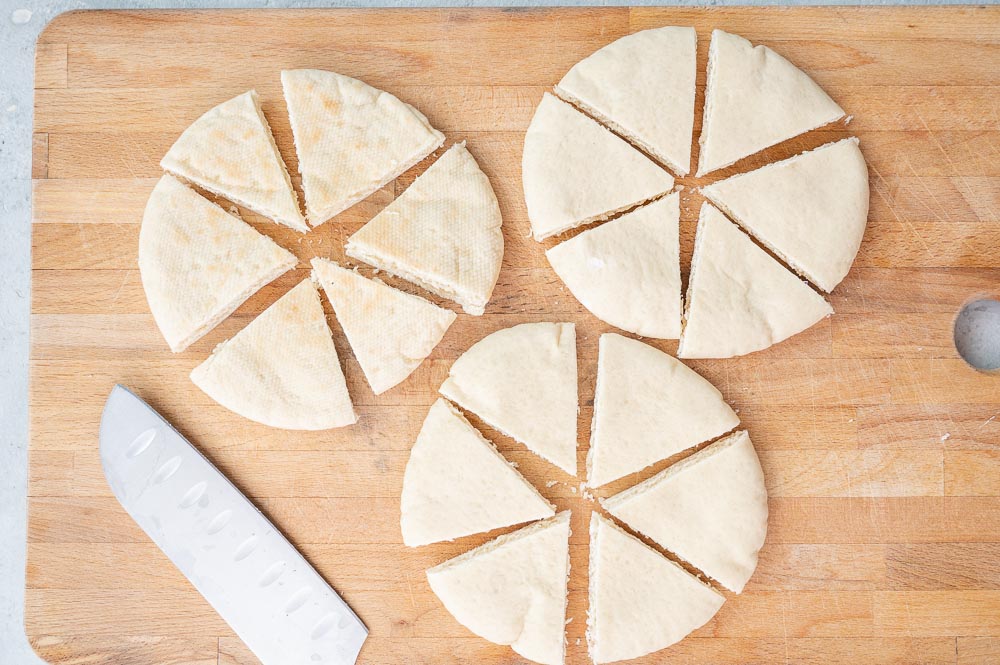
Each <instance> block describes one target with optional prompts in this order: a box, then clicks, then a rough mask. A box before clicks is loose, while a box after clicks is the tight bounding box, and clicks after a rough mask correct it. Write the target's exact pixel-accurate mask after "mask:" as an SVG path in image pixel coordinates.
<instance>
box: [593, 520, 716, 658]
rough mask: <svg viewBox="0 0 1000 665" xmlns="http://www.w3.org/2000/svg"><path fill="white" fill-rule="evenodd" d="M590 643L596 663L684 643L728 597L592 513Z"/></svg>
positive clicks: (613, 524) (635, 656)
mask: <svg viewBox="0 0 1000 665" xmlns="http://www.w3.org/2000/svg"><path fill="white" fill-rule="evenodd" d="M589 595H590V610H589V612H588V613H587V646H588V647H589V650H590V657H591V659H592V660H593V661H594V663H596V664H597V665H601V664H602V663H611V662H615V661H619V660H627V659H630V658H638V657H639V656H644V655H646V654H648V653H652V652H654V651H659V650H660V649H665V648H666V647H668V646H670V645H671V644H674V643H676V642H680V641H681V640H682V639H684V637H685V636H687V634H688V633H690V632H691V631H693V630H695V629H697V628H700V627H701V626H703V625H705V624H706V623H707V622H708V620H709V619H711V618H712V617H713V616H715V614H716V612H718V611H719V608H720V607H722V604H723V603H724V602H726V598H725V596H723V595H722V594H720V593H719V592H718V591H716V590H715V589H713V588H712V587H710V586H708V585H707V584H705V583H704V582H702V581H701V580H699V579H698V578H696V577H694V576H693V575H691V574H690V573H688V572H687V571H686V570H684V569H683V568H681V567H680V566H678V565H677V564H676V563H674V562H673V561H671V560H670V559H667V558H666V557H664V556H663V555H661V554H660V553H659V552H657V551H655V550H653V549H652V548H651V547H649V546H648V545H646V544H645V543H644V542H642V541H641V540H639V539H638V538H636V537H635V536H632V535H630V534H628V533H626V532H625V531H623V530H622V529H621V528H620V527H618V525H616V524H615V523H613V522H612V521H611V520H609V519H607V518H605V517H602V516H601V515H600V514H598V513H596V512H595V513H592V514H591V517H590V592H589Z"/></svg>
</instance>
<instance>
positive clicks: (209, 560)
mask: <svg viewBox="0 0 1000 665" xmlns="http://www.w3.org/2000/svg"><path fill="white" fill-rule="evenodd" d="M100 439H101V464H102V466H103V467H104V475H105V477H106V478H107V480H108V484H109V485H110V486H111V489H112V491H113V492H114V494H115V496H116V497H117V498H118V501H120V502H121V504H122V506H124V508H125V510H127V511H128V513H129V515H131V516H132V519H134V520H135V521H136V522H137V523H138V524H139V526H141V527H142V529H143V531H145V532H146V533H147V534H148V535H149V537H150V538H152V539H153V542H155V543H156V544H157V546H159V548H160V549H161V550H163V552H164V553H165V554H166V555H167V556H168V557H169V558H170V560H171V561H173V562H174V565H176V566H177V567H178V568H179V569H180V570H181V572H182V573H184V575H185V576H186V577H187V578H188V580H190V581H191V583H192V584H193V585H194V586H195V588H196V589H198V591H199V592H200V593H201V595H203V596H204V597H205V599H206V600H207V601H208V602H209V603H210V604H211V605H212V607H214V608H215V610H216V611H217V612H218V613H219V614H220V615H221V616H222V618H223V619H225V620H226V623H228V624H229V625H230V627H232V629H233V630H234V631H235V632H236V634H237V635H239V637H240V639H242V640H243V641H244V642H245V643H246V645H247V646H248V647H249V648H250V650H251V651H253V652H254V654H255V655H256V656H257V658H259V659H260V661H261V662H262V663H263V664H264V665H289V664H294V665H314V664H316V665H324V664H325V665H352V664H353V663H354V662H355V661H356V660H357V657H358V652H359V651H360V650H361V645H362V644H363V643H364V641H365V638H367V636H368V629H367V628H365V626H364V624H363V623H361V620H360V619H358V617H357V616H356V615H355V614H354V612H353V611H351V608H350V607H348V606H347V603H345V602H344V601H343V599H342V598H341V597H340V596H338V595H337V593H336V592H335V591H334V590H333V589H331V588H330V585H329V584H327V583H326V581H325V580H323V578H322V577H320V576H319V574H318V573H317V572H316V571H315V570H314V569H313V567H312V566H310V565H309V563H308V562H307V561H306V560H305V559H304V558H302V555H301V554H299V552H298V551H297V550H296V549H295V548H294V547H292V545H291V544H290V543H289V542H288V541H287V540H286V539H285V537H284V536H283V535H281V532H279V531H278V530H277V529H276V528H274V525H272V524H271V523H270V522H269V521H268V520H267V518H266V517H264V515H262V514H261V513H260V511H259V510H257V509H256V508H255V507H254V506H253V504H251V503H250V502H249V501H248V500H247V499H246V497H244V496H243V494H242V493H240V491H239V490H238V489H236V487H235V486H233V484H232V483H231V482H229V480H228V479H226V477H225V476H223V475H222V474H221V473H220V472H219V471H218V470H217V469H216V468H215V467H214V466H213V465H212V464H211V463H210V462H209V461H208V460H207V459H205V457H204V456H202V454H201V453H199V452H198V451H197V450H196V449H195V448H194V447H193V446H192V445H191V444H190V443H188V441H187V440H186V439H185V438H184V437H182V436H181V435H180V434H179V433H178V432H177V431H176V430H175V429H174V428H173V427H172V426H171V425H170V423H168V422H167V421H166V420H164V419H163V418H162V417H161V416H160V414H158V413H157V412H156V411H154V410H153V409H152V408H151V407H150V406H149V405H147V404H146V403H145V402H143V401H142V400H141V399H139V398H138V397H136V396H135V395H134V394H132V393H131V392H130V391H129V390H128V389H126V388H124V387H122V386H115V388H114V390H112V391H111V395H110V396H109V397H108V401H107V403H106V404H105V405H104V414H103V415H102V417H101V434H100Z"/></svg>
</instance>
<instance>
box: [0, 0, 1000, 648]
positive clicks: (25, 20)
mask: <svg viewBox="0 0 1000 665" xmlns="http://www.w3.org/2000/svg"><path fill="white" fill-rule="evenodd" d="M331 4H332V3H330V2H309V1H295V0H274V1H270V0H259V1H256V2H254V1H246V0H244V1H242V2H241V1H239V0H235V1H226V0H215V1H214V2H144V1H142V0H108V1H104V2H86V1H83V0H35V1H31V0H0V45H2V49H3V59H4V62H3V65H2V67H0V534H2V535H0V663H2V664H3V665H20V664H22V663H40V662H41V661H40V660H39V659H38V658H37V657H36V656H35V655H34V654H33V653H32V651H31V649H30V647H29V646H28V644H27V641H26V640H25V637H24V629H23V598H24V588H23V587H24V542H25V520H24V515H25V503H26V492H25V484H26V470H27V438H28V408H27V388H28V376H27V374H28V370H27V367H28V303H29V286H30V285H29V264H30V251H31V241H30V227H29V205H30V186H31V179H30V174H31V109H32V71H33V67H32V64H33V61H34V50H35V40H36V38H37V36H38V34H39V32H41V30H42V28H43V27H44V26H45V25H46V23H48V22H49V21H50V20H51V19H52V18H53V17H55V16H57V15H58V14H61V13H63V12H66V11H70V10H73V9H89V8H93V9H99V8H118V9H130V8H147V7H175V8H176V7H324V6H330V5H331ZM337 4H340V5H341V6H421V5H426V6H474V5H492V6H497V5H577V4H593V5H612V4H632V5H645V4H680V5H698V4H712V5H716V4H904V3H897V2H894V1H893V0H874V1H872V0H869V1H868V2H864V3H861V2H854V1H853V0H846V1H843V0H841V1H836V2H826V3H823V2H811V3H808V2H802V3H800V2H795V1H787V0H786V1H781V0H779V1H777V2H768V1H764V2H762V1H760V0H758V1H756V2H753V1H750V2H743V3H737V2H726V1H715V2H707V3H702V2H693V1H690V0H688V1H684V0H682V1H680V2H673V3H662V2H644V1H643V0H633V1H632V2H586V1H585V0H584V1H581V0H535V1H532V0H522V1H519V2H502V1H494V2H469V1H466V2H463V1H457V2H456V1H448V0H437V1H436V2H420V1H419V0H416V1H415V0H401V1H400V0H396V1H393V0H382V1H379V0H375V1H368V0H354V1H353V2H341V3H337ZM909 4H931V3H929V2H920V1H918V2H911V3H909ZM985 324H986V322H983V325H985ZM992 325H996V321H995V319H994V323H993V324H992ZM976 328H978V329H979V331H980V336H981V338H983V339H990V338H992V339H995V334H996V333H995V331H994V333H991V334H989V335H983V334H982V333H983V328H982V327H981V326H976V325H975V323H973V329H976ZM993 352H994V353H1000V351H997V350H996V347H995V345H994V347H993ZM994 361H996V359H994Z"/></svg>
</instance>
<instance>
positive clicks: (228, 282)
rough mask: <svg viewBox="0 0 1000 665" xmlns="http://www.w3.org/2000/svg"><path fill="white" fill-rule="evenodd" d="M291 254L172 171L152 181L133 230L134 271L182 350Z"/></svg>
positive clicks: (286, 266) (290, 263) (287, 264)
mask: <svg viewBox="0 0 1000 665" xmlns="http://www.w3.org/2000/svg"><path fill="white" fill-rule="evenodd" d="M296 263H297V260H296V258H295V257H294V256H293V255H292V254H291V253H289V252H287V251H285V250H284V249H282V248H281V247H278V245H276V244H274V243H273V242H272V241H271V239H270V238H268V237H267V236H265V235H261V234H260V233H258V232H257V231H255V230H254V229H253V227H251V226H249V225H247V224H244V223H243V222H242V221H241V220H239V219H237V218H236V217H233V216H232V215H230V214H228V213H227V212H226V211H225V210H223V209H222V208H220V207H219V206H217V205H215V204H214V203H212V202H211V201H209V200H208V199H206V198H204V197H202V196H201V195H199V194H198V193H197V192H195V191H194V190H193V189H191V188H189V187H187V186H186V185H184V184H183V183H181V182H179V181H178V180H177V179H175V178H174V177H172V176H169V175H164V176H163V177H161V178H160V180H159V182H157V183H156V187H154V188H153V192H152V193H151V194H150V195H149V200H148V201H147V202H146V210H145V212H144V213H143V215H142V227H141V228H140V230H139V275H140V276H141V277H142V288H143V290H144V291H145V292H146V300H147V301H148V302H149V309H150V311H151V312H152V313H153V318H154V319H155V320H156V325H157V326H158V327H159V328H160V332H161V333H163V337H164V339H166V340H167V344H169V345H170V349H171V350H172V351H175V352H177V351H183V350H184V349H186V348H187V347H188V346H190V345H191V344H192V343H193V342H195V341H196V340H198V339H200V338H201V337H202V336H203V335H204V334H205V333H207V332H208V331H210V330H211V329H212V328H214V327H215V326H217V325H218V324H219V322H220V321H222V320H223V319H225V318H226V317H227V316H229V315H230V314H232V313H233V312H234V311H235V310H236V308H237V307H239V306H240V305H241V304H242V303H243V302H244V301H246V299H247V298H249V297H250V296H251V295H253V294H254V293H256V292H257V291H258V290H259V289H260V288H261V287H262V286H264V285H265V284H267V283H268V282H271V281H273V280H274V279H276V278H277V277H278V276H279V275H281V274H283V273H284V272H286V271H288V270H291V269H292V268H294V267H295V264H296Z"/></svg>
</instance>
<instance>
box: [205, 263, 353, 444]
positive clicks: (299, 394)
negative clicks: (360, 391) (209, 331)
mask: <svg viewBox="0 0 1000 665" xmlns="http://www.w3.org/2000/svg"><path fill="white" fill-rule="evenodd" d="M191 380H192V381H194V384H195V385H196V386H198V387H199V388H201V389H202V390H203V391H205V394H207V395H208V396H209V397H211V398H212V399H214V400H215V401H216V402H218V403H219V404H221V405H222V406H224V407H226V408H227V409H229V410H230V411H233V412H235V413H238V414H240V415H241V416H243V417H244V418H249V419H250V420H253V421H256V422H259V423H263V424H265V425H270V426H271V427H279V428H281V429H291V430H321V429H330V428H333V427H343V426H345V425H351V424H353V423H355V422H356V421H357V416H356V415H355V414H354V408H353V407H352V406H351V398H350V396H349V395H348V394H347V384H346V382H345V381H344V373H343V372H342V371H341V369H340V361H339V359H338V358H337V350H336V348H334V346H333V337H332V336H331V335H330V328H329V327H328V326H327V324H326V314H325V313H324V312H323V305H322V304H321V303H320V301H319V293H318V292H317V291H316V287H315V286H314V285H313V283H312V282H311V281H310V280H309V279H305V280H303V281H301V282H299V284H298V286H296V287H294V288H293V289H292V290H291V291H289V292H288V293H286V294H285V295H283V296H282V297H281V298H280V299H278V301H277V302H275V303H274V304H273V305H271V306H270V307H268V308H267V309H266V310H264V311H263V312H262V313H261V314H260V315H259V316H258V317H257V318H256V319H254V320H253V321H251V322H250V324H249V325H247V327H246V328H244V329H243V330H241V331H240V332H238V333H236V335H235V336H233V337H232V339H230V340H229V341H226V342H223V343H222V344H220V345H219V346H218V347H217V348H216V349H215V351H214V352H213V353H212V355H211V356H209V357H208V358H207V359H206V360H205V362H203V363H202V364H200V365H198V366H197V367H195V368H194V371H193V372H191Z"/></svg>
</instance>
